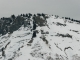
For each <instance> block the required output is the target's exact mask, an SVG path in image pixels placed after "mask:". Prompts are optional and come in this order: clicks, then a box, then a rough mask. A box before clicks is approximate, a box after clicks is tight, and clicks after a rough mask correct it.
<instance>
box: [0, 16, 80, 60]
mask: <svg viewBox="0 0 80 60" xmlns="http://www.w3.org/2000/svg"><path fill="white" fill-rule="evenodd" d="M65 21H66V22H65ZM31 23H32V21H31ZM31 26H32V25H31ZM36 30H37V31H38V32H39V33H37V36H36V37H35V38H33V42H32V43H28V42H29V41H30V40H31V38H32V34H33V31H31V28H29V27H25V28H24V27H23V26H22V27H20V28H19V29H18V30H17V31H14V32H13V33H12V34H6V35H4V36H1V37H0V60H80V24H77V23H76V22H73V23H69V21H68V20H65V19H61V18H57V19H56V18H55V17H54V16H50V17H49V18H48V19H47V25H46V26H42V27H40V26H38V27H37V28H36ZM41 30H43V31H44V34H42V33H41ZM46 32H48V33H46ZM43 38H44V39H43ZM2 49H3V51H2Z"/></svg>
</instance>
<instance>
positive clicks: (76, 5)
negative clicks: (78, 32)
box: [0, 0, 80, 20]
mask: <svg viewBox="0 0 80 60" xmlns="http://www.w3.org/2000/svg"><path fill="white" fill-rule="evenodd" d="M23 13H32V14H34V13H35V14H36V13H46V14H49V15H52V14H53V15H59V16H60V17H71V18H74V19H78V20H80V0H0V17H9V16H11V15H12V14H15V15H19V14H23Z"/></svg>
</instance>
